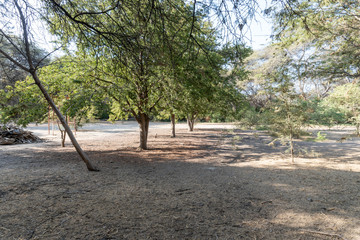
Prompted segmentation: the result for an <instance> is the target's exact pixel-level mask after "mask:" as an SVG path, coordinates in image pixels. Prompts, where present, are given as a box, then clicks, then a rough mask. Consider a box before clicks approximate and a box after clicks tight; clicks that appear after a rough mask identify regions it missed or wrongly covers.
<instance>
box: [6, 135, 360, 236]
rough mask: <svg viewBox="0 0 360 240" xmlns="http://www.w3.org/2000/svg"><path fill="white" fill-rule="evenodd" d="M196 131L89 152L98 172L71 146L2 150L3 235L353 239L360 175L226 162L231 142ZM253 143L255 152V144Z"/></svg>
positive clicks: (359, 208) (356, 228) (359, 231)
mask: <svg viewBox="0 0 360 240" xmlns="http://www.w3.org/2000/svg"><path fill="white" fill-rule="evenodd" d="M200 135H201V134H199V135H197V134H195V135H193V136H191V141H190V139H189V136H187V135H183V136H182V138H183V140H187V141H189V142H192V143H193V145H190V146H182V145H175V144H173V145H170V147H169V144H168V143H169V141H170V140H169V141H167V140H166V141H165V140H164V139H162V138H161V139H159V140H158V141H159V143H160V142H161V146H162V147H161V146H160V144H159V145H158V147H157V148H154V149H153V150H152V151H140V152H136V151H134V149H135V148H134V147H129V148H128V149H126V148H122V149H111V150H92V151H87V152H88V154H89V155H90V156H91V157H92V158H93V159H95V160H96V163H97V164H98V165H99V167H100V168H101V172H99V173H93V172H88V171H86V170H85V169H86V168H85V166H84V165H83V164H82V162H80V160H79V159H78V157H77V155H76V154H75V153H74V152H73V150H72V149H71V148H65V151H64V149H62V148H60V147H56V148H55V149H54V152H49V149H46V148H43V149H41V148H39V149H37V150H36V151H34V150H32V149H27V150H25V151H22V152H21V153H19V152H7V153H8V154H7V155H4V158H2V161H1V163H0V164H1V165H0V173H1V174H0V206H1V207H0V215H1V218H0V226H1V227H0V238H2V239H19V238H24V239H76V238H78V239H341V238H340V237H341V236H344V238H345V237H346V238H348V239H356V237H357V236H359V235H358V234H360V229H359V225H360V220H359V216H360V203H359V201H358V200H359V191H358V190H359V189H358V185H359V183H360V176H359V173H358V172H351V171H345V170H339V169H329V168H327V167H326V166H324V167H320V166H318V167H311V166H306V165H291V164H288V165H286V164H284V163H283V162H281V164H282V166H281V167H278V166H276V165H272V166H268V167H264V166H259V165H258V164H257V163H258V162H259V160H260V159H261V157H256V156H254V157H253V158H251V159H252V160H249V161H246V162H244V163H246V164H247V165H242V163H241V162H240V163H238V164H223V163H222V161H223V158H221V156H222V155H221V154H225V152H229V151H230V150H229V149H232V144H231V143H225V142H224V143H223V144H220V145H219V144H217V141H218V140H219V138H217V137H214V136H213V135H212V133H209V135H205V137H206V138H208V137H209V139H210V140H209V139H207V140H208V141H204V138H200ZM203 137H204V136H203ZM249 142H250V141H249ZM249 142H247V145H249V148H250V149H251V148H252V149H254V150H255V151H256V152H261V144H251V143H249ZM173 143H174V142H173ZM53 147H54V146H53ZM231 151H232V154H235V153H234V152H236V150H231ZM174 152H175V153H174ZM212 156H215V157H214V158H211V157H212ZM191 159H192V161H189V160H191ZM252 161H253V163H252V165H249V164H250V163H251V162H252Z"/></svg>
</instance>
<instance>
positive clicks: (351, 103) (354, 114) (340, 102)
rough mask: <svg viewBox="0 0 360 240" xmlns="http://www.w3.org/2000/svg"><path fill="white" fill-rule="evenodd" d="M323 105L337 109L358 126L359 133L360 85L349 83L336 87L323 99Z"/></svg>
mask: <svg viewBox="0 0 360 240" xmlns="http://www.w3.org/2000/svg"><path fill="white" fill-rule="evenodd" d="M323 105H324V106H326V107H328V108H333V109H336V110H337V111H338V112H339V113H341V114H342V115H343V116H345V118H346V120H347V121H348V122H350V123H352V124H353V125H355V126H356V129H357V134H359V126H360V85H359V84H358V83H355V82H354V83H348V84H344V85H341V86H338V87H336V88H335V89H334V90H333V92H332V93H330V94H329V96H328V97H326V98H325V99H324V101H323Z"/></svg>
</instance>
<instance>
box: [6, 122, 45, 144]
mask: <svg viewBox="0 0 360 240" xmlns="http://www.w3.org/2000/svg"><path fill="white" fill-rule="evenodd" d="M40 141H41V139H40V138H39V137H37V136H35V135H34V134H32V132H29V131H25V130H23V129H21V128H18V127H16V126H12V125H9V126H2V127H1V126H0V145H10V144H21V143H34V142H40Z"/></svg>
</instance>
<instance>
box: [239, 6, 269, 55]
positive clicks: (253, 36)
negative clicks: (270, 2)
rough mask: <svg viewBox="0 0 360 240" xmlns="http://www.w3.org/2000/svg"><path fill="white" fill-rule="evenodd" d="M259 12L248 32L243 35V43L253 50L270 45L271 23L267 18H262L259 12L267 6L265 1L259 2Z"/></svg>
mask: <svg viewBox="0 0 360 240" xmlns="http://www.w3.org/2000/svg"><path fill="white" fill-rule="evenodd" d="M259 6H260V12H258V13H257V14H256V15H255V18H254V19H253V20H252V21H251V22H250V25H249V31H247V33H246V34H245V37H246V38H245V41H246V42H247V43H248V44H249V46H251V47H252V48H253V49H254V50H259V49H262V48H264V47H266V46H268V45H270V43H271V34H272V23H271V20H270V19H269V18H266V17H264V16H263V15H262V14H261V12H262V11H264V10H265V9H266V8H267V7H268V6H267V3H266V1H265V0H260V1H259Z"/></svg>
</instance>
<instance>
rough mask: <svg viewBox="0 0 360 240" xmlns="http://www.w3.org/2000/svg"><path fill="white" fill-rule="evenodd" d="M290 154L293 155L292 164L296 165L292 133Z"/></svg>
mask: <svg viewBox="0 0 360 240" xmlns="http://www.w3.org/2000/svg"><path fill="white" fill-rule="evenodd" d="M290 154H291V162H292V163H295V160H294V142H293V134H292V133H290Z"/></svg>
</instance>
